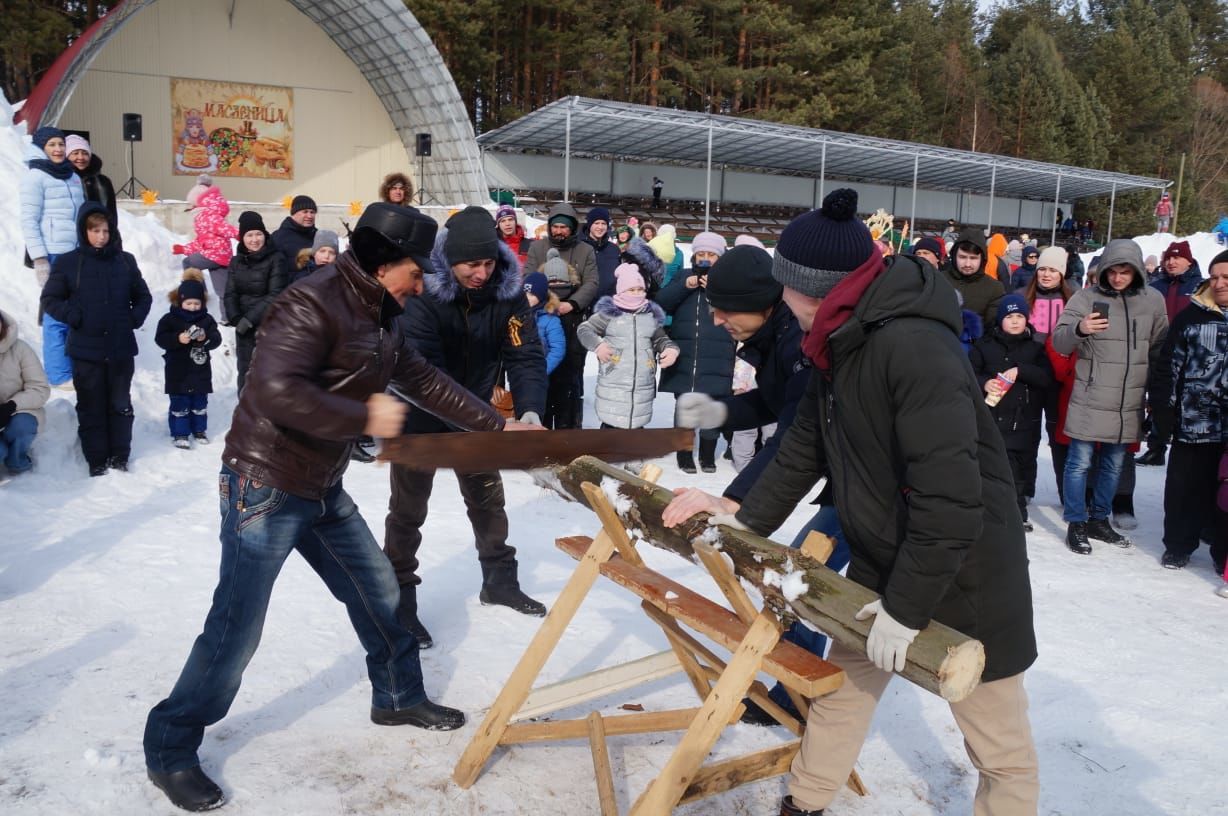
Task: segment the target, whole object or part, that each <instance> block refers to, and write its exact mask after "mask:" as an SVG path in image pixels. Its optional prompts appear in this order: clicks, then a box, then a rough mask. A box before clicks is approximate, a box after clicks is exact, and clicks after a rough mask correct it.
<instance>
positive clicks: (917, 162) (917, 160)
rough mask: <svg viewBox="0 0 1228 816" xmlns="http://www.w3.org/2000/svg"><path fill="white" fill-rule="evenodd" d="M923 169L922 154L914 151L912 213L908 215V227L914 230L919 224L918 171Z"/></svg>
mask: <svg viewBox="0 0 1228 816" xmlns="http://www.w3.org/2000/svg"><path fill="white" fill-rule="evenodd" d="M920 169H921V154H920V153H914V154H913V156H912V213H910V214H909V216H908V229H909V230H912V229H914V228H915V227H916V225H917V171H918V170H920ZM901 243H903V242H902V241H901Z"/></svg>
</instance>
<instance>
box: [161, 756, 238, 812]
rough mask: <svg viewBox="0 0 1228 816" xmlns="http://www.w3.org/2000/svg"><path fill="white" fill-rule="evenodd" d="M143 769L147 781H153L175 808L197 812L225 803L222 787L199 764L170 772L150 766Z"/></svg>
mask: <svg viewBox="0 0 1228 816" xmlns="http://www.w3.org/2000/svg"><path fill="white" fill-rule="evenodd" d="M145 770H146V773H148V774H149V781H150V782H152V783H154V785H155V786H156V787H157V788H158V790H160V791H162V792H163V793H165V794H166V798H167V799H170V800H171V804H172V805H174V806H175V807H177V808H183V809H184V810H190V811H193V812H199V811H202V810H213V809H214V808H219V807H221V806H222V805H224V804H226V797H225V796H223V795H222V789H221V788H219V787H218V786H217V785H216V784H214V782H213V780H212V779H210V778H209V777H208V776H206V775H205V772H204V771H202V770H201V769H200V766H199V765H197V766H196V767H194V768H188V769H187V770H183V771H172V772H170V773H163V772H162V771H155V770H152V769H150V768H146V769H145Z"/></svg>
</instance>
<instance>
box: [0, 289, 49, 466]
mask: <svg viewBox="0 0 1228 816" xmlns="http://www.w3.org/2000/svg"><path fill="white" fill-rule="evenodd" d="M50 395H51V387H50V386H49V385H48V384H47V373H46V372H45V371H43V364H42V363H40V362H39V361H38V355H37V354H35V353H34V349H32V348H30V347H29V346H27V345H26V344H25V342H23V341H22V340H19V339H18V338H17V323H16V322H15V321H14V320H13V318H12V317H11V316H9V315H7V314H5V313H4V312H2V311H0V462H3V463H4V466H5V467H6V468H8V470H9V472H10V473H23V472H25V471H27V470H29V469H30V468H32V467H34V462H33V461H32V460H31V459H30V445H31V443H33V442H34V436H35V434H37V433H38V428H39V426H40V425H42V424H43V421H44V415H43V406H44V405H46V404H47V397H48V396H50ZM2 475H3V474H2V473H0V476H2Z"/></svg>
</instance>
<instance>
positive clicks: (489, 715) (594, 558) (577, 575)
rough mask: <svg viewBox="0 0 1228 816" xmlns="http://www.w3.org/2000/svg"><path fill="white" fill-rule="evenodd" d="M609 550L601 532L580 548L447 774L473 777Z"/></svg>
mask: <svg viewBox="0 0 1228 816" xmlns="http://www.w3.org/2000/svg"><path fill="white" fill-rule="evenodd" d="M613 552H614V540H613V539H612V538H610V537H609V536H608V535H606V534H605V533H599V534H598V535H597V538H595V539H593V540H592V542H591V543H590V545H589V546H588V547H587V548H586V549H585V552H583V553H582V554H580V557H579V561H580V563H579V564H577V565H576V570H575V572H573V573H572V574H571V578H570V579H568V581H567V585H566V586H565V587H563V591H562V592H561V593H559V597H558V600H556V601H555V602H554V603H553V604H551V606H550V611H549V612H548V613H547V614H546V619H545V620H544V621H542V625H541V626H540V627H539V628H538V630H537V634H535V635H534V636H533V640H532V641H530V642H529V646H528V648H526V649H525V652H524V654H523V655H521V657H520V662H519V663H517V664H516V668H515V669H513V670H512V675H511V677H509V678H508V679H507V682H506V683H505V684H504V686H503V690H502V691H500V692H499V696H498V697H496V698H495V702H494V704H493V705H492V706H491V707H490V710H489V711H487V712H486V717H485V719H483V720H482V724H481V725H480V726H478V729H477V731H476V732H474V735H473V738H472V739H471V740H470V742H469V745H468V746H467V747H466V748H465V751H464V753H463V754H461V757H460V759H459V760H457V763H456V768H455V769H453V771H452V779H453V781H455V782H456V784H457V785H459V786H460V787H462V788H468V787H470V786H471V785H473V783H474V782H476V781H477V778H478V776H480V775H481V773H482V768H483V767H484V766H485V765H486V762H487V760H489V759H490V755H491V753H492V752H493V751H494V750H495V747H496V746H497V745H498V744H499V742H500V740H501V739H502V737H503V732H504V731H506V730H507V727H508V722H509V721H510V720H511V718H512V717H513V716H515V714H516V712H517V711H519V710H520V707H521V706H522V705H524V701H525V698H527V697H528V696H529V692H530V690H531V689H532V686H533V681H534V680H536V679H537V675H539V674H540V673H541V670H542V667H543V666H545V665H546V660H548V659H549V657H550V653H551V652H553V651H554V647H555V646H557V645H558V642H559V639H560V638H561V637H562V636H563V633H564V632H565V631H567V627H568V625H569V624H570V623H571V619H572V618H573V617H575V614H576V610H577V609H579V608H580V604H581V603H582V602H583V601H584V598H585V596H586V595H588V591H589V590H590V589H592V586H593V584H594V582H596V580H597V576H598V575H600V574H601V572H600V570H601V565H602V564H603V563H604V562H605V561H606V560H607V559H608V558H609V557H610V555H611V554H613Z"/></svg>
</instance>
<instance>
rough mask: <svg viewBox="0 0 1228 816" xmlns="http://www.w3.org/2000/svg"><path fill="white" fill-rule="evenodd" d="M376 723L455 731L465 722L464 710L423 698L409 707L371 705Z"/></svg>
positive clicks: (372, 719) (428, 729)
mask: <svg viewBox="0 0 1228 816" xmlns="http://www.w3.org/2000/svg"><path fill="white" fill-rule="evenodd" d="M371 722H373V723H375V724H376V725H412V726H413V727H414V728H425V729H426V730H427V731H455V730H456V729H458V728H460V727H461V726H463V725H464V724H465V712H463V711H457V710H456V709H455V708H448V707H447V706H441V705H437V704H435V703H432V702H431V701H430V700H423V701H422V702H420V703H418V704H417V705H415V706H410V707H409V708H375V707H374V706H372V707H371Z"/></svg>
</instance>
